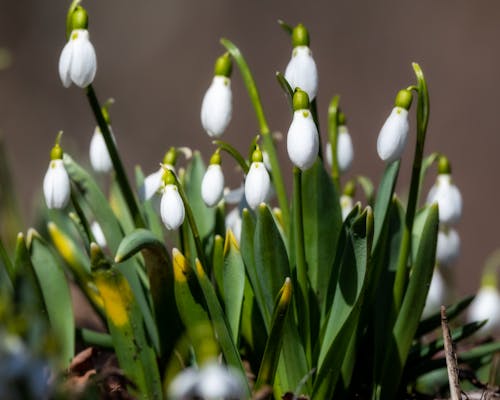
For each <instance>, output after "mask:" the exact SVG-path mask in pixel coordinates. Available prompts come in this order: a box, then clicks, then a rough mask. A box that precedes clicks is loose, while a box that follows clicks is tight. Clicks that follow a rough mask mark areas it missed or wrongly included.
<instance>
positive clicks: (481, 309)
mask: <svg viewBox="0 0 500 400" xmlns="http://www.w3.org/2000/svg"><path fill="white" fill-rule="evenodd" d="M467 319H468V321H469V322H473V321H481V320H485V319H487V320H488V322H487V323H486V325H484V326H483V327H482V328H481V331H480V332H481V333H483V334H488V333H491V332H492V331H497V330H499V329H500V294H499V293H498V290H497V289H496V288H494V287H491V286H485V287H482V288H481V289H479V291H478V292H477V295H476V298H475V299H474V301H473V302H472V303H471V305H470V306H469V313H468V315H467Z"/></svg>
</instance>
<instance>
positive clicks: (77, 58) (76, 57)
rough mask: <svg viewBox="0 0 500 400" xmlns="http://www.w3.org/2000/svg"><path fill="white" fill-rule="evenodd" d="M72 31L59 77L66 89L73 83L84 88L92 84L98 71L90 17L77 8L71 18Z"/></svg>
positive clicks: (63, 52)
mask: <svg viewBox="0 0 500 400" xmlns="http://www.w3.org/2000/svg"><path fill="white" fill-rule="evenodd" d="M69 18H71V27H72V31H71V33H70V35H69V39H68V42H67V43H66V45H65V46H64V48H63V50H62V52H61V56H60V58H59V77H60V78H61V82H62V84H63V85H64V87H70V86H71V83H74V84H75V85H77V86H79V87H81V88H84V87H87V86H88V85H90V84H91V83H92V81H93V80H94V77H95V74H96V70H97V59H96V55H95V50H94V46H92V43H91V42H90V40H89V32H88V30H87V26H88V16H87V12H86V11H85V9H83V7H81V6H77V7H76V8H75V10H74V11H73V13H72V14H71V16H70V17H69Z"/></svg>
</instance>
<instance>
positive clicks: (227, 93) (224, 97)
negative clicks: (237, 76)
mask: <svg viewBox="0 0 500 400" xmlns="http://www.w3.org/2000/svg"><path fill="white" fill-rule="evenodd" d="M232 97H233V96H232V94H231V79H230V78H228V77H225V76H219V75H216V76H214V79H213V80H212V84H211V85H210V87H209V88H208V90H207V92H206V93H205V97H203V103H202V104H201V124H202V125H203V128H204V129H205V130H206V131H207V133H208V136H210V137H220V136H222V134H223V133H224V131H225V130H226V128H227V126H228V124H229V121H231V115H232V112H233V105H232Z"/></svg>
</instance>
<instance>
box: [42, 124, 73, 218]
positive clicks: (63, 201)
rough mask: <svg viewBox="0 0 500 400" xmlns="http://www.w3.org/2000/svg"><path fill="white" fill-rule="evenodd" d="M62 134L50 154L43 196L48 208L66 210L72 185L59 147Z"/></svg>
mask: <svg viewBox="0 0 500 400" xmlns="http://www.w3.org/2000/svg"><path fill="white" fill-rule="evenodd" d="M61 134H62V132H59V135H58V136H57V139H56V144H55V145H54V147H53V148H52V150H51V152H50V163H49V168H48V170H47V173H46V174H45V178H44V179H43V194H44V196H45V203H46V204H47V207H48V208H55V209H59V208H64V207H65V206H66V205H67V204H68V201H69V198H70V195H71V183H70V180H69V176H68V173H67V172H66V168H65V167H64V162H63V160H62V158H63V151H62V148H61V146H60V145H59V141H60V139H61Z"/></svg>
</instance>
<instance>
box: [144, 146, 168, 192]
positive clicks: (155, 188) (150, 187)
mask: <svg viewBox="0 0 500 400" xmlns="http://www.w3.org/2000/svg"><path fill="white" fill-rule="evenodd" d="M176 161H177V151H176V149H175V147H171V148H170V149H169V150H168V151H167V152H166V153H165V156H164V157H163V166H164V167H165V168H168V169H169V170H171V171H172V172H174V173H175V167H174V166H175V163H176ZM163 173H164V169H163V167H160V168H159V169H158V170H157V171H155V172H153V173H152V174H150V175H148V176H147V177H146V178H144V182H143V184H142V185H141V187H140V188H139V198H140V199H141V200H142V201H146V200H149V199H151V198H152V197H153V196H154V195H155V194H156V193H158V192H159V191H160V189H161V185H162V178H163Z"/></svg>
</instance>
